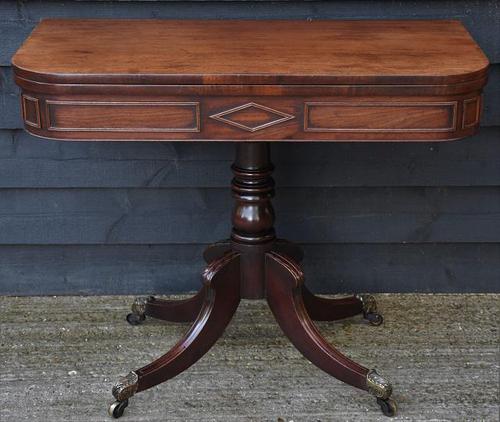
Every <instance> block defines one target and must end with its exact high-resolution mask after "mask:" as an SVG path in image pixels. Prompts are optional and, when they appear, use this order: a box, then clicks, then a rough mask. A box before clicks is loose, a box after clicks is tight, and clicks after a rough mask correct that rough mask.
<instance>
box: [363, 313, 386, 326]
mask: <svg viewBox="0 0 500 422" xmlns="http://www.w3.org/2000/svg"><path fill="white" fill-rule="evenodd" d="M364 317H365V319H366V320H367V321H368V322H369V323H370V325H374V326H376V327H377V326H379V325H382V323H383V322H384V317H383V316H382V315H380V314H377V313H376V312H369V313H367V314H365V316H364Z"/></svg>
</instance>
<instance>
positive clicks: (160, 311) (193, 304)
mask: <svg viewBox="0 0 500 422" xmlns="http://www.w3.org/2000/svg"><path fill="white" fill-rule="evenodd" d="M204 297H205V291H204V289H203V288H202V289H201V290H200V291H199V292H198V293H197V294H196V295H194V296H193V297H190V298H188V299H184V300H166V299H157V298H155V297H153V296H149V297H138V298H136V299H135V300H134V303H133V304H132V312H131V313H130V314H128V315H127V321H128V322H129V324H131V325H138V324H140V323H141V322H143V321H144V320H145V319H146V316H149V317H152V318H157V319H161V320H164V321H171V322H192V321H194V320H195V319H196V317H197V316H198V314H199V313H200V310H201V307H202V305H203V299H204Z"/></svg>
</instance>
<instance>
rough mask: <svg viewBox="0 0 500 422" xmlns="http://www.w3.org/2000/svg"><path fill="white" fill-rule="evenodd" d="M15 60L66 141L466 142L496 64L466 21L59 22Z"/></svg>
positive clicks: (53, 131) (31, 106)
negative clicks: (490, 66) (491, 66)
mask: <svg viewBox="0 0 500 422" xmlns="http://www.w3.org/2000/svg"><path fill="white" fill-rule="evenodd" d="M12 64H13V67H14V72H15V76H16V81H17V83H18V84H19V85H20V86H21V87H22V89H23V97H22V98H23V103H22V105H23V113H24V114H23V116H24V120H25V124H26V129H27V130H28V131H29V132H31V133H33V134H35V135H38V136H42V137H45V138H52V139H61V140H145V141H156V140H157V141H161V140H172V141H193V140H198V141H245V140H256V141H440V140H451V139H459V138H463V137H465V136H468V135H471V134H473V133H474V132H475V130H476V129H477V127H478V125H479V119H480V112H481V91H482V87H483V86H484V84H485V83H486V78H487V70H488V60H487V59H486V57H485V56H484V54H483V53H482V51H481V50H480V48H479V47H478V46H477V44H476V43H475V42H474V40H473V39H472V38H471V36H470V35H469V33H468V32H467V30H466V29H465V28H464V27H463V25H462V24H461V23H460V22H458V21H453V20H445V21H437V20H402V21H400V20H394V21H372V20H364V21H359V20H358V21H279V20H278V21H239V20H238V21H220V20H218V21H216V20H208V21H207V20H203V21H199V20H106V19H103V20H96V19H94V20H85V19H84V20H80V19H68V20H61V19H49V20H44V21H42V22H41V23H40V25H39V26H38V27H37V28H36V29H35V30H34V31H33V33H32V34H31V36H30V37H29V38H28V39H27V41H26V42H25V43H24V45H23V46H22V47H21V48H20V49H19V51H18V52H17V53H16V55H15V56H14V58H13V59H12Z"/></svg>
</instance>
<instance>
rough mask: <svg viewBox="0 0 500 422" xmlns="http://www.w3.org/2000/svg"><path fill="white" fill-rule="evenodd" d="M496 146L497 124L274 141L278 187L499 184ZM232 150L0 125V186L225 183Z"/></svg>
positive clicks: (499, 132)
mask: <svg viewBox="0 0 500 422" xmlns="http://www.w3.org/2000/svg"><path fill="white" fill-rule="evenodd" d="M499 151H500V127H498V126H497V127H488V128H482V129H481V131H480V132H479V134H478V135H476V136H474V137H471V138H468V139H464V140H461V141H456V142H447V143H439V144H437V143H426V144H423V143H407V144H389V143H387V144H384V143H372V144H354V143H341V144H334V143H329V144H319V143H308V144H286V145H285V144H281V145H278V144H277V145H273V146H272V155H273V161H274V163H275V164H276V171H275V173H274V178H275V180H276V182H277V184H278V186H280V187H299V186H300V187H306V186H316V187H336V186H352V187H355V186H477V185H479V186H498V185H500V152H499ZM233 155H234V145H232V144H231V143H224V144H221V143H191V142H189V143H187V142H186V143H174V142H170V143H167V142H165V143H147V142H146V143H140V142H126V143H111V142H99V143H95V142H91V143H86V142H56V141H48V140H43V139H39V138H35V137H33V136H31V135H29V134H27V133H25V132H23V131H21V130H17V131H7V130H3V131H2V130H0V188H34V187H40V188H137V187H144V188H156V187H169V188H176V187H183V188H186V187H205V188H206V187H210V188H213V187H218V188H224V187H228V186H229V180H230V177H231V172H230V169H229V167H230V165H231V162H232V159H233ZM297 163H299V164H300V169H299V170H298V171H297V169H296V167H295V166H296V165H297Z"/></svg>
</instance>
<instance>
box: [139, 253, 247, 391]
mask: <svg viewBox="0 0 500 422" xmlns="http://www.w3.org/2000/svg"><path fill="white" fill-rule="evenodd" d="M239 272H240V268H239V254H238V253H235V252H233V253H230V254H228V255H226V256H224V257H222V258H220V259H218V260H216V261H214V262H212V263H211V264H210V265H209V266H208V267H207V269H206V270H205V272H204V274H203V282H204V284H205V286H204V289H203V294H204V301H203V305H202V307H201V310H200V312H199V314H198V317H197V318H196V321H195V322H194V323H193V325H192V326H191V328H190V329H189V331H188V332H187V333H186V334H185V335H184V337H183V338H182V339H181V340H180V341H179V342H178V343H177V344H176V345H175V346H174V347H173V348H172V349H171V350H170V351H169V352H168V353H166V354H165V355H163V356H162V357H160V358H159V359H157V360H155V361H154V362H152V363H150V364H149V365H146V366H144V367H143V368H141V369H138V370H137V371H134V372H135V373H136V374H137V375H138V377H139V380H138V388H137V391H142V390H146V389H148V388H151V387H153V386H155V385H157V384H160V383H162V382H164V381H166V380H168V379H170V378H173V377H175V376H176V375H178V374H180V373H181V372H182V371H184V370H186V369H187V368H189V367H190V366H191V365H192V364H193V363H195V362H196V361H197V360H198V359H200V358H201V357H202V356H203V355H204V354H205V353H206V352H207V351H208V350H210V348H211V347H212V345H213V344H214V343H215V342H216V341H217V339H218V338H219V337H220V336H221V335H222V333H223V331H224V329H225V328H226V326H227V324H228V323H229V321H230V320H231V318H232V316H233V314H234V312H235V311H236V308H237V307H238V304H239V303H240V293H239V283H238V280H239Z"/></svg>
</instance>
